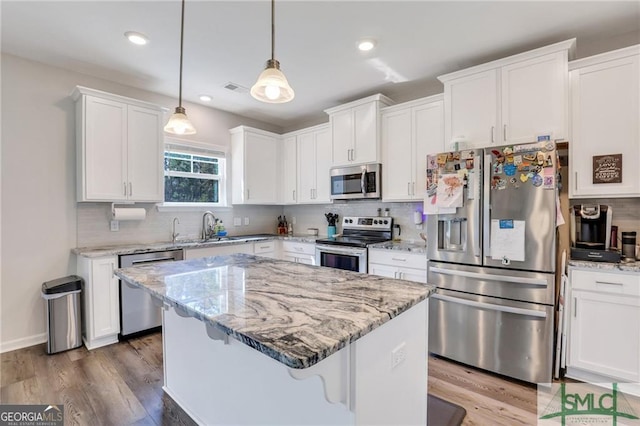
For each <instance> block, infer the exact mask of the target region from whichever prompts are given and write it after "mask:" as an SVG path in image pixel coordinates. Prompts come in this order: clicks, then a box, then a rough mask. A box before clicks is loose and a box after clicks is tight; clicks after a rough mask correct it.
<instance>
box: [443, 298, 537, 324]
mask: <svg viewBox="0 0 640 426" xmlns="http://www.w3.org/2000/svg"><path fill="white" fill-rule="evenodd" d="M431 298H433V299H436V300H442V301H445V302H451V303H458V304H460V305H466V306H471V307H474V308H480V309H489V310H492V311H499V312H505V313H508V314H516V315H525V316H529V317H538V318H546V317H547V313H546V312H544V311H536V310H534V309H523V308H514V307H512V306H503V305H494V304H493V303H483V302H476V301H473V300H468V299H461V298H458V297H451V296H445V295H443V294H434V295H432V296H431Z"/></svg>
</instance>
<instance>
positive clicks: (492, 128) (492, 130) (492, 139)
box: [490, 126, 495, 143]
mask: <svg viewBox="0 0 640 426" xmlns="http://www.w3.org/2000/svg"><path fill="white" fill-rule="evenodd" d="M494 130H495V127H494V126H491V134H490V135H491V143H494V142H495V139H494V137H493V132H494Z"/></svg>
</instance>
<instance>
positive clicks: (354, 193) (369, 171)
mask: <svg viewBox="0 0 640 426" xmlns="http://www.w3.org/2000/svg"><path fill="white" fill-rule="evenodd" d="M380 169H381V166H380V164H362V165H360V166H348V167H336V168H333V169H331V199H332V200H354V199H364V198H367V199H375V198H380V196H381V194H380V192H381V187H382V180H381V179H380V177H381V176H380Z"/></svg>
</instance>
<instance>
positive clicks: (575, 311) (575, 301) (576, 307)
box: [573, 297, 578, 318]
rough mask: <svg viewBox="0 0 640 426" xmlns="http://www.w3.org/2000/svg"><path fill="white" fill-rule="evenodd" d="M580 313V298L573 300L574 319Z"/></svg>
mask: <svg viewBox="0 0 640 426" xmlns="http://www.w3.org/2000/svg"><path fill="white" fill-rule="evenodd" d="M577 313H578V298H577V297H574V298H573V317H574V318H575V317H576V315H577Z"/></svg>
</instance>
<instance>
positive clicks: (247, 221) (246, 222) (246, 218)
mask: <svg viewBox="0 0 640 426" xmlns="http://www.w3.org/2000/svg"><path fill="white" fill-rule="evenodd" d="M248 224H249V218H248V217H245V218H244V225H245V226H247V225H248Z"/></svg>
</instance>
